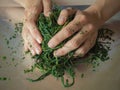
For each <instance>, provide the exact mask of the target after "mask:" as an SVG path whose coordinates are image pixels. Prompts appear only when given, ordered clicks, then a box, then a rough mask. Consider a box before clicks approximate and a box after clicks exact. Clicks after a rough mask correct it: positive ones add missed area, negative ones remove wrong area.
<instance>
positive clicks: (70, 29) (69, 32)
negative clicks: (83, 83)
mask: <svg viewBox="0 0 120 90" xmlns="http://www.w3.org/2000/svg"><path fill="white" fill-rule="evenodd" d="M74 31H75V30H74V29H73V28H70V27H69V28H66V29H65V35H66V36H70V35H72V34H73V33H74Z"/></svg>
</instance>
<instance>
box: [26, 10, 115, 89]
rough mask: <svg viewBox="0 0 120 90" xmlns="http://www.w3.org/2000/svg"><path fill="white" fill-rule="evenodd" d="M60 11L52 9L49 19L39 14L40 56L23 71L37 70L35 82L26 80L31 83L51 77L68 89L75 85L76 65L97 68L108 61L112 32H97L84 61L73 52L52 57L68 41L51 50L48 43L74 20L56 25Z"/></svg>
mask: <svg viewBox="0 0 120 90" xmlns="http://www.w3.org/2000/svg"><path fill="white" fill-rule="evenodd" d="M60 11H61V10H60V9H58V8H54V9H53V12H52V14H51V15H50V17H45V16H44V14H40V16H39V19H38V22H37V25H38V28H39V30H40V33H41V34H42V36H43V41H42V44H41V46H42V54H40V55H35V56H34V57H33V58H34V59H35V64H34V65H33V66H32V68H31V69H29V70H25V73H27V72H33V71H34V69H35V68H38V69H39V70H40V72H41V73H42V75H41V76H40V77H39V78H37V79H35V80H33V79H30V78H28V80H29V81H31V82H36V81H40V80H43V79H44V78H45V77H47V76H49V75H52V76H54V77H56V78H57V79H61V82H62V84H63V85H64V87H70V86H72V85H73V84H74V83H75V67H76V65H78V64H81V63H88V64H92V65H93V66H97V65H98V64H99V63H98V62H99V61H106V60H108V59H109V56H108V52H109V50H110V44H111V42H112V39H111V36H112V34H113V32H112V31H111V30H109V29H103V28H102V29H100V30H99V33H98V37H97V40H96V44H95V46H94V47H93V48H92V49H91V50H90V51H89V52H88V54H87V57H86V58H84V60H81V59H82V58H81V57H74V56H73V54H74V51H72V52H70V53H68V54H67V55H65V56H62V57H55V56H53V52H54V51H55V50H56V49H58V48H60V47H62V46H63V45H64V44H65V43H66V41H67V40H68V39H67V40H65V41H63V42H62V43H61V44H60V45H58V46H57V47H55V48H53V49H51V48H49V47H48V41H49V40H50V39H51V38H52V37H53V36H54V35H55V34H56V33H57V32H58V31H60V30H61V29H62V28H63V27H64V26H65V25H67V24H68V23H69V22H70V21H71V20H72V19H73V18H74V16H72V17H70V18H69V20H68V21H67V22H66V23H65V24H64V25H61V26H60V25H58V24H57V19H58V16H59V14H60ZM70 38H71V37H70ZM70 38H69V39H70ZM65 73H67V74H68V75H69V76H70V78H69V79H70V80H69V79H65V78H64V75H65ZM71 80H72V81H71Z"/></svg>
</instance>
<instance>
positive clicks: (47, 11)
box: [42, 0, 52, 17]
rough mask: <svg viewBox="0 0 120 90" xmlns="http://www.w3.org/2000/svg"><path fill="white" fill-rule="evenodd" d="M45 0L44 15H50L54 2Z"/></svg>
mask: <svg viewBox="0 0 120 90" xmlns="http://www.w3.org/2000/svg"><path fill="white" fill-rule="evenodd" d="M42 1H43V7H44V15H45V16H47V17H48V16H49V15H50V13H51V9H52V2H51V0H42Z"/></svg>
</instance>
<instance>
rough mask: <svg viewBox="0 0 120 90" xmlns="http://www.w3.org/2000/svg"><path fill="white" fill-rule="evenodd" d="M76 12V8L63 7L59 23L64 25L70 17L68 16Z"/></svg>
mask: <svg viewBox="0 0 120 90" xmlns="http://www.w3.org/2000/svg"><path fill="white" fill-rule="evenodd" d="M75 12H76V9H72V8H67V9H63V10H62V11H61V13H60V16H59V18H58V24H59V25H63V24H64V23H65V22H66V20H67V19H68V17H69V16H71V15H73V14H75Z"/></svg>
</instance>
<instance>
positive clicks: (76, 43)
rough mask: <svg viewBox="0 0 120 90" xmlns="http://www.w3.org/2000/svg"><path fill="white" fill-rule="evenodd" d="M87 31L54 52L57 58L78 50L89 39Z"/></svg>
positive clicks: (78, 34)
mask: <svg viewBox="0 0 120 90" xmlns="http://www.w3.org/2000/svg"><path fill="white" fill-rule="evenodd" d="M87 34H88V33H87V31H86V30H82V31H80V32H78V33H77V34H76V35H75V36H74V37H73V38H72V39H71V40H70V41H68V42H67V43H66V44H65V45H64V46H63V47H62V48H60V49H58V50H56V51H55V52H54V55H55V56H63V55H66V54H67V53H69V52H70V51H73V50H75V49H77V48H78V47H79V46H80V45H81V44H82V43H83V42H84V41H85V40H86V39H87V36H88V35H87Z"/></svg>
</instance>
